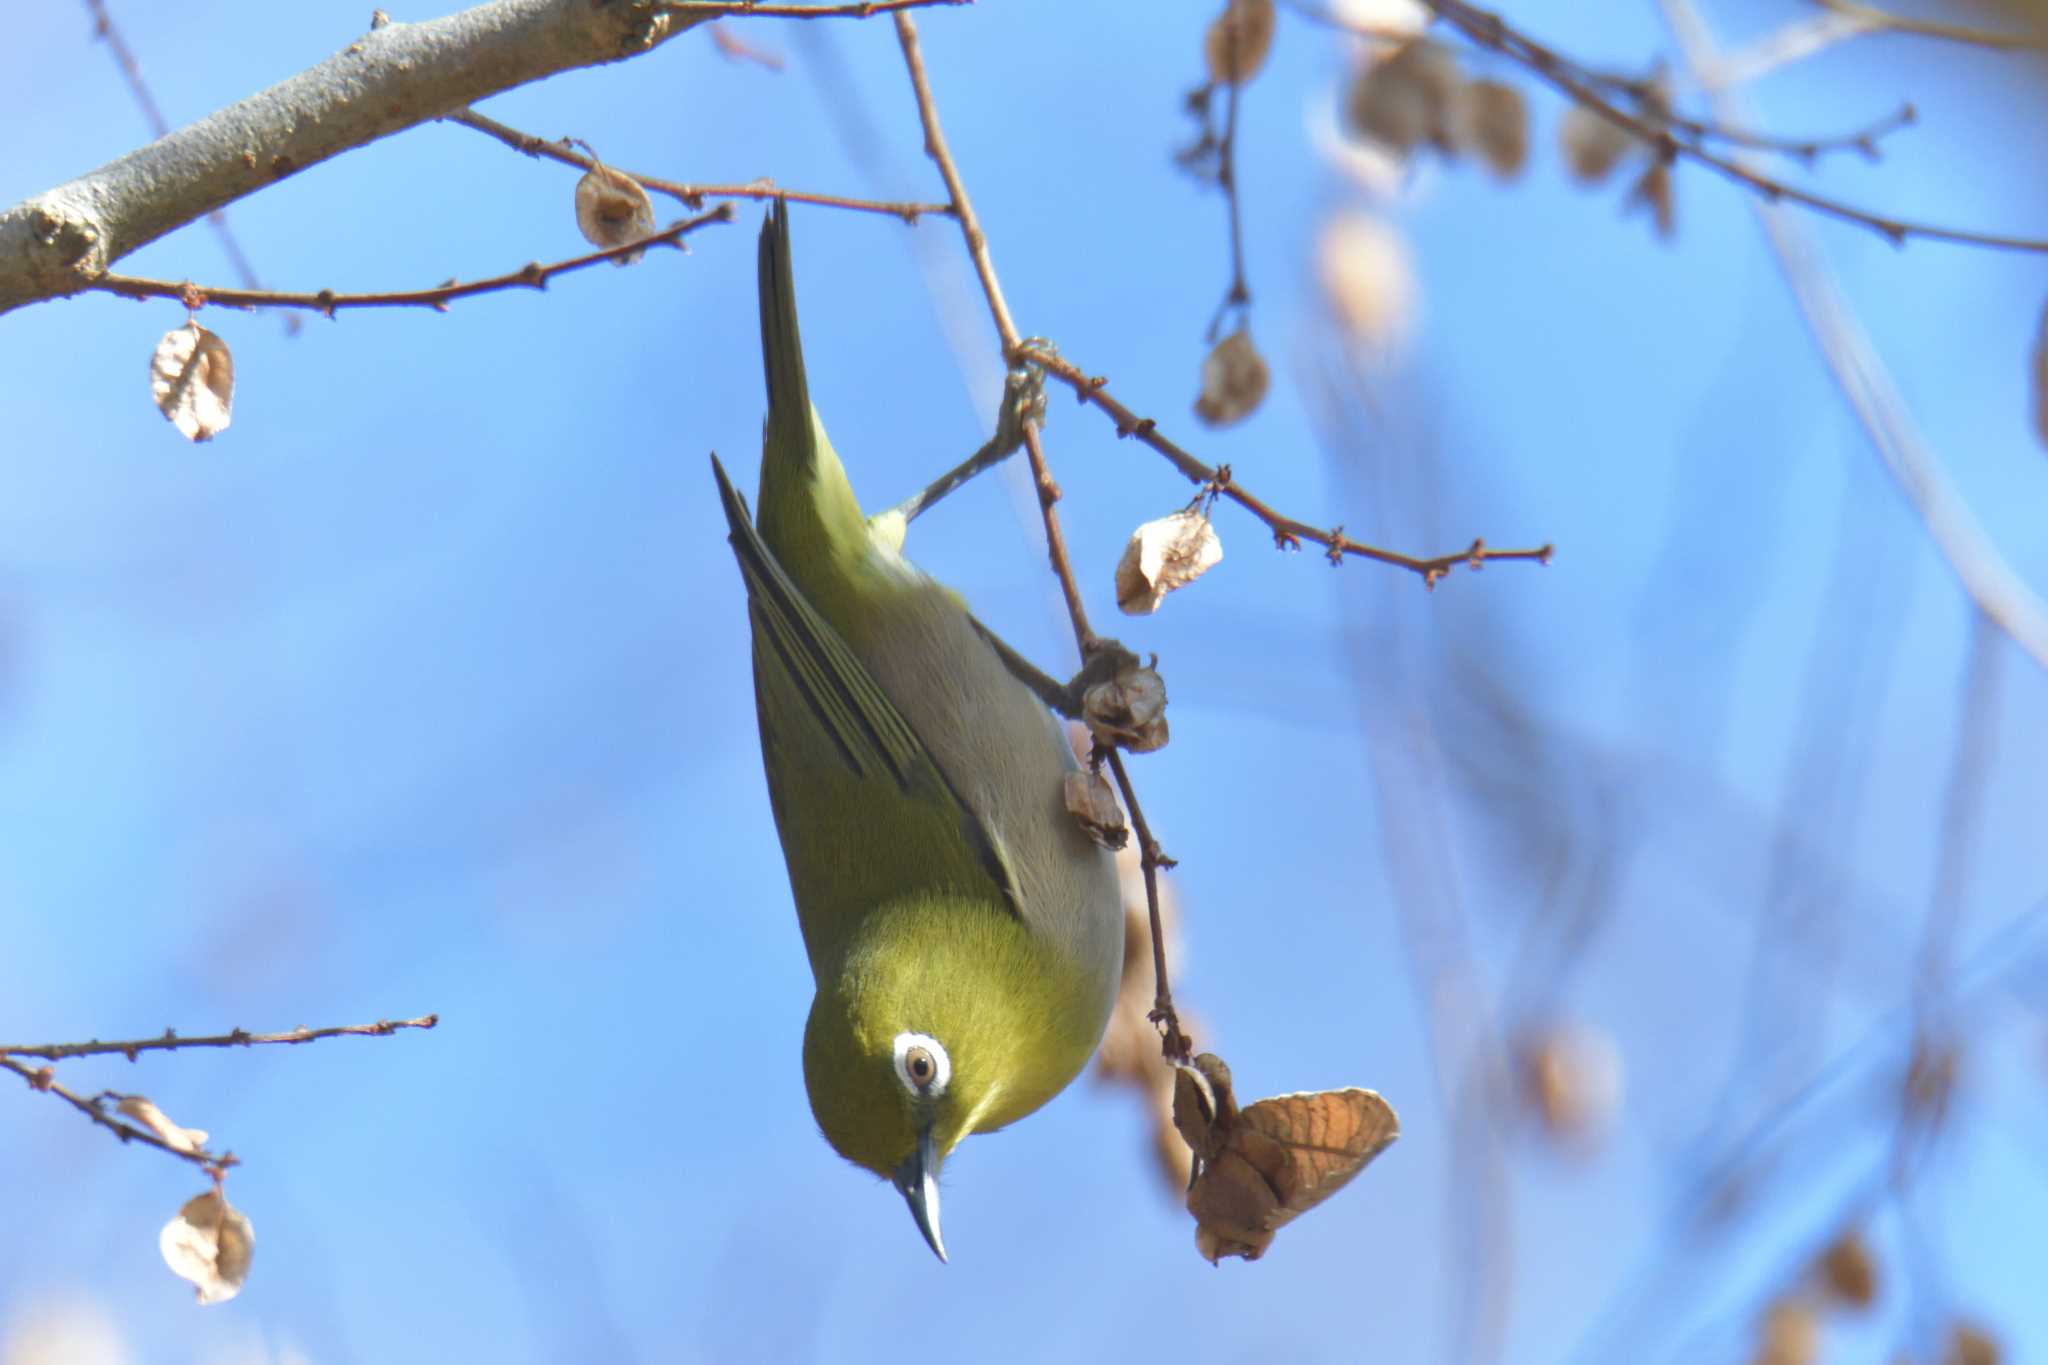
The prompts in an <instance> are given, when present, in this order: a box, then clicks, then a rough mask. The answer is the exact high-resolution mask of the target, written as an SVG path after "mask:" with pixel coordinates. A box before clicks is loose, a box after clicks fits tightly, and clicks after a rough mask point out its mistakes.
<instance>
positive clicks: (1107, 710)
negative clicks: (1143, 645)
mask: <svg viewBox="0 0 2048 1365" xmlns="http://www.w3.org/2000/svg"><path fill="white" fill-rule="evenodd" d="M1081 720H1082V723H1083V724H1085V725H1086V726H1087V727H1088V730H1089V733H1091V734H1093V735H1094V736H1095V738H1096V739H1097V740H1098V741H1100V742H1101V743H1103V744H1108V745H1112V746H1115V747H1118V748H1123V749H1128V750H1130V751H1131V752H1132V753H1134V754H1148V753H1151V752H1152V751H1153V750H1154V749H1159V748H1163V747H1165V744H1166V739H1167V729H1166V683H1165V681H1164V680H1163V679H1161V678H1160V676H1159V674H1158V673H1157V672H1156V671H1154V670H1153V669H1151V668H1148V667H1147V666H1145V665H1144V664H1141V663H1139V662H1138V661H1137V660H1136V659H1135V658H1129V659H1127V660H1126V661H1125V662H1124V663H1123V665H1122V666H1121V667H1119V668H1118V669H1117V671H1116V675H1115V676H1114V677H1112V678H1110V679H1108V680H1107V681H1105V682H1099V683H1096V684H1095V685H1094V686H1092V687H1090V688H1088V690H1087V691H1085V692H1083V693H1082V694H1081Z"/></svg>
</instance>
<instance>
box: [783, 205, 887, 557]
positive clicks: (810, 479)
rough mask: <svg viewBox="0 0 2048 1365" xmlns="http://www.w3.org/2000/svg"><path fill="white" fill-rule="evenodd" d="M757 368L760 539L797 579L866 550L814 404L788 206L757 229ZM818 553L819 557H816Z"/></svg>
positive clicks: (856, 506) (855, 508) (856, 508)
mask: <svg viewBox="0 0 2048 1365" xmlns="http://www.w3.org/2000/svg"><path fill="white" fill-rule="evenodd" d="M760 288H761V366H762V370H763V372H764V373H765V375H766V377H767V382H768V421H767V426H766V429H765V430H764V431H763V433H762V444H761V497H760V501H759V502H758V504H757V506H756V513H757V517H758V524H759V526H760V528H761V536H762V539H764V540H765V541H767V542H768V545H769V547H770V548H771V549H773V550H774V551H775V553H776V554H777V555H778V556H779V557H781V559H782V562H783V563H784V564H785V565H786V566H788V567H789V568H790V569H791V571H792V572H794V573H796V574H797V575H798V579H799V581H802V580H803V578H804V575H805V574H807V573H808V572H809V571H810V570H809V566H810V565H812V564H813V563H816V562H817V561H818V559H820V558H821V557H836V555H838V554H842V553H848V554H850V553H854V552H856V551H857V550H858V549H859V548H861V547H863V546H864V545H865V542H866V538H867V524H866V520H865V518H863V517H862V516H861V511H860V503H859V500H858V499H856V498H855V497H854V495H853V488H852V486H851V485H849V484H848V483H847V481H846V471H845V469H844V468H842V467H841V465H840V463H839V457H838V456H837V455H836V454H834V453H833V450H832V443H831V442H830V441H829V440H827V439H826V437H825V427H824V424H823V423H821V422H820V421H818V418H817V413H816V412H815V411H814V410H813V409H812V407H811V390H810V383H809V381H808V380H806V378H805V377H804V346H803V337H802V335H801V334H800V333H799V332H798V331H797V321H796V284H795V281H794V279H793V278H792V272H791V269H790V251H789V205H788V204H787V203H786V202H785V201H783V200H780V199H778V200H776V201H775V202H774V204H773V205H772V206H770V208H769V210H768V221H767V222H766V223H764V224H763V225H762V227H761V250H760ZM821 552H822V553H821Z"/></svg>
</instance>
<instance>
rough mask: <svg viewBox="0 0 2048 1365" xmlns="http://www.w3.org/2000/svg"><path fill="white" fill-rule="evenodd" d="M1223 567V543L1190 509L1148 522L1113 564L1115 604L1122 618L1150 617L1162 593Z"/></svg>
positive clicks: (1139, 529) (1205, 520)
mask: <svg viewBox="0 0 2048 1365" xmlns="http://www.w3.org/2000/svg"><path fill="white" fill-rule="evenodd" d="M1222 562H1223V542H1222V540H1220V539H1219V538H1218V537H1217V535H1216V528H1215V527H1213V526H1211V525H1210V524H1209V518H1207V517H1205V516H1203V515H1202V514H1201V513H1200V512H1198V511H1196V510H1195V509H1193V508H1184V509H1183V510H1181V511H1178V512H1175V513H1174V514H1173V515H1171V516H1165V517H1160V518H1158V519H1157V520H1154V521H1148V522H1146V523H1145V524H1144V525H1143V526H1140V527H1139V528H1138V529H1137V530H1135V531H1133V532H1131V538H1130V541H1129V542H1128V543H1127V544H1126V545H1125V546H1124V553H1123V558H1121V559H1119V560H1118V561H1117V564H1116V604H1117V607H1118V608H1119V609H1120V610H1121V611H1122V612H1123V614H1124V615H1126V616H1149V615H1151V614H1152V613H1153V612H1155V611H1158V610H1159V604H1160V603H1161V602H1163V601H1165V600H1166V594H1168V593H1170V592H1172V591H1174V590H1175V589H1176V588H1182V587H1186V586H1187V585H1188V584H1190V583H1192V582H1194V581H1195V580H1196V579H1197V578H1200V577H1201V576H1202V575H1203V574H1205V573H1207V572H1209V570H1211V569H1213V568H1215V567H1216V566H1217V565H1218V564H1220V563H1222Z"/></svg>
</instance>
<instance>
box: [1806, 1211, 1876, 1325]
mask: <svg viewBox="0 0 2048 1365" xmlns="http://www.w3.org/2000/svg"><path fill="white" fill-rule="evenodd" d="M1814 1275H1815V1278H1816V1279H1818V1280H1819V1281H1820V1284H1821V1287H1822V1288H1823V1289H1825V1290H1827V1292H1828V1297H1829V1298H1831V1299H1833V1300H1835V1301H1836V1302H1837V1303H1840V1304H1842V1305H1844V1306H1845V1307H1849V1308H1868V1307H1870V1305H1871V1304H1873V1303H1875V1302H1877V1258H1876V1257H1874V1256H1872V1255H1871V1254H1870V1247H1869V1245H1868V1244H1867V1243H1865V1242H1864V1240H1863V1238H1862V1236H1861V1235H1860V1234H1859V1233H1857V1231H1856V1230H1855V1229H1854V1228H1848V1229H1845V1230H1844V1231H1843V1233H1842V1235H1841V1236H1839V1237H1837V1238H1835V1240H1834V1241H1832V1242H1830V1243H1828V1248H1827V1250H1826V1251H1823V1252H1822V1253H1821V1254H1820V1260H1819V1261H1818V1262H1816V1263H1815V1265H1814Z"/></svg>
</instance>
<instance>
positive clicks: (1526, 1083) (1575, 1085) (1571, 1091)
mask: <svg viewBox="0 0 2048 1365" xmlns="http://www.w3.org/2000/svg"><path fill="white" fill-rule="evenodd" d="M1520 1052H1521V1058H1522V1072H1523V1093H1524V1095H1525V1097H1526V1098H1527V1100H1528V1103H1529V1105H1530V1107H1531V1109H1532V1110H1533V1111H1534V1112H1535V1115H1536V1117H1537V1119H1538V1120H1539V1121H1540V1122H1541V1123H1542V1125H1543V1128H1544V1131H1545V1132H1546V1133H1548V1134H1549V1136H1550V1137H1551V1138H1553V1139H1555V1140H1558V1141H1562V1142H1568V1143H1573V1144H1578V1145H1581V1146H1584V1145H1588V1144H1591V1143H1592V1142H1595V1141H1597V1140H1598V1139H1599V1137H1600V1136H1601V1135H1602V1134H1603V1133H1604V1132H1605V1131H1606V1130H1607V1128H1608V1126H1609V1125H1610V1124H1611V1123H1612V1122H1613V1121H1614V1115H1615V1113H1616V1111H1617V1110H1618V1109H1619V1108H1620V1106H1621V1087H1622V1072H1621V1054H1620V1052H1619V1051H1617V1050H1616V1048H1615V1046H1614V1041H1613V1039H1611V1038H1610V1037H1608V1035H1607V1034H1605V1033H1603V1032H1601V1031H1600V1030H1598V1029H1594V1028H1590V1027H1587V1026H1585V1025H1582V1024H1558V1025H1553V1026H1550V1027H1548V1028H1545V1029H1543V1030H1541V1031H1540V1032H1538V1033H1536V1034H1534V1035H1533V1036H1531V1037H1529V1038H1528V1039H1526V1040H1524V1042H1523V1043H1522V1046H1521V1049H1520Z"/></svg>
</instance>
